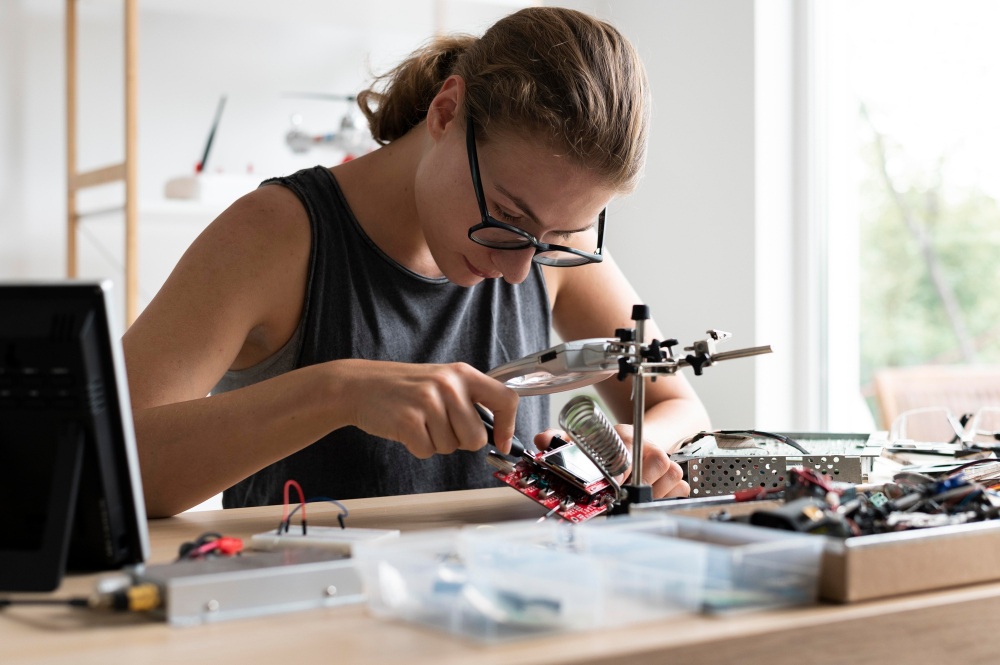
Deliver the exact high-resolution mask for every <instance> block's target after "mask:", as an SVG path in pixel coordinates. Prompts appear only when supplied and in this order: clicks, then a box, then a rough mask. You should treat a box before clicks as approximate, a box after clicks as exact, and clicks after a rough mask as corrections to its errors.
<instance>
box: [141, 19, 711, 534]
mask: <svg viewBox="0 0 1000 665" xmlns="http://www.w3.org/2000/svg"><path fill="white" fill-rule="evenodd" d="M378 83H380V90H379V91H376V90H375V89H372V90H369V91H367V92H365V93H363V94H362V95H361V96H360V97H359V103H360V104H361V106H362V109H363V110H364V112H365V113H366V115H367V117H368V119H369V123H370V126H371V129H372V133H373V135H374V137H375V138H376V139H377V140H378V141H379V142H380V143H381V144H382V146H383V147H381V148H380V149H378V150H376V151H374V152H372V153H370V154H368V155H366V156H364V157H361V158H359V159H356V160H353V161H350V162H347V163H345V164H341V165H339V166H336V167H333V168H331V169H326V168H322V167H316V168H313V169H307V170H304V171H301V172H299V173H297V174H294V175H293V176H289V177H287V178H280V179H276V180H274V181H268V182H266V183H265V184H264V185H262V186H261V187H260V188H258V189H257V190H256V191H254V192H253V193H251V194H248V195H247V196H245V197H243V198H241V199H240V200H239V201H237V202H236V203H234V204H233V205H232V206H231V207H230V208H229V209H228V210H226V211H225V212H224V213H223V214H222V215H221V216H220V217H219V218H218V219H217V220H215V221H214V222H213V223H212V224H211V225H210V226H209V227H208V229H206V231H205V232H204V233H203V234H202V235H201V236H200V237H199V238H198V239H197V240H196V241H195V243H194V244H193V245H192V246H191V248H190V249H189V250H188V251H187V253H186V254H185V255H184V257H183V258H182V259H181V261H180V262H179V263H178V265H177V267H176V269H175V270H174V272H173V273H172V274H171V276H170V278H169V279H168V280H167V282H166V284H165V285H164V287H163V288H162V290H161V291H160V292H159V294H158V295H157V296H156V298H155V299H154V300H153V302H152V303H150V305H149V306H148V307H147V308H146V310H145V311H144V312H143V314H142V316H141V317H140V318H139V319H138V320H137V321H136V322H135V324H134V325H133V326H132V327H131V328H130V329H129V331H128V333H127V334H126V335H125V338H124V345H125V352H126V359H127V366H128V370H129V381H130V385H131V390H132V405H133V409H134V412H135V426H136V434H137V438H138V442H139V450H140V460H141V468H142V473H143V483H144V487H145V493H146V504H147V510H148V512H149V513H150V514H151V515H172V514H175V513H177V512H179V511H182V510H185V509H187V508H189V507H190V506H192V505H195V504H196V503H198V502H199V501H202V500H204V499H206V498H208V497H210V496H212V495H213V494H215V493H217V492H218V491H220V490H223V489H225V490H226V492H225V495H224V504H225V505H226V506H227V507H230V506H243V505H256V504H266V503H276V502H279V501H280V492H281V488H282V485H283V483H284V481H285V480H286V479H288V478H295V479H296V480H298V481H299V482H300V483H301V484H302V485H303V486H304V487H305V488H306V491H307V492H308V493H309V494H310V495H312V496H318V495H326V496H329V497H333V498H340V499H343V498H354V497H360V496H374V495H394V494H407V493H415V492H427V491H439V490H450V489H463V488H472V487H487V486H492V485H495V484H496V481H495V480H493V479H492V477H491V474H490V468H489V467H488V465H487V464H486V463H485V459H484V458H485V450H483V448H484V446H485V445H486V433H485V430H484V427H483V423H482V421H481V419H480V417H479V415H478V414H477V412H476V410H475V408H474V404H475V403H480V404H482V405H484V406H486V407H487V408H488V409H490V410H491V411H492V412H493V413H494V415H495V430H494V436H495V439H496V442H497V445H498V447H499V448H500V449H501V450H502V451H504V452H506V451H507V450H509V447H510V444H511V438H512V436H513V435H514V433H515V425H516V428H517V431H518V432H519V433H520V434H521V438H525V439H526V438H527V436H528V435H529V434H533V433H535V432H539V430H542V429H544V428H545V427H546V426H547V425H548V420H549V414H548V412H547V408H548V403H547V401H546V398H542V397H531V398H526V399H525V400H523V401H522V402H520V404H519V400H518V397H517V395H515V394H514V393H513V392H512V391H511V390H510V389H508V388H506V387H505V386H503V385H502V384H501V383H499V382H497V381H495V380H493V379H491V378H490V377H488V376H486V375H485V374H483V372H485V371H487V370H488V369H489V368H490V367H493V366H496V365H499V364H502V363H504V362H507V361H509V360H513V359H515V358H519V357H521V356H523V355H526V354H528V353H532V352H534V351H537V350H539V349H542V348H545V347H546V346H549V345H550V342H549V329H550V325H551V326H552V327H553V328H554V329H555V330H556V331H557V332H558V333H559V334H560V335H561V336H562V338H563V339H581V338H587V337H608V336H610V335H611V334H612V333H613V331H614V330H615V329H616V328H619V327H631V321H630V320H629V316H630V311H631V307H632V305H633V304H635V303H637V302H639V299H638V297H637V296H636V294H635V293H634V291H633V290H632V288H631V287H630V286H629V284H628V282H627V281H626V279H625V278H624V276H623V275H622V273H621V271H620V270H619V269H618V267H617V266H616V265H615V263H614V261H613V260H612V259H611V257H610V256H608V255H607V254H603V253H602V248H600V247H599V236H601V237H603V230H604V225H605V217H606V214H605V212H604V211H605V208H606V206H607V204H608V202H609V201H610V200H611V199H612V198H614V197H615V196H617V195H619V194H622V193H625V192H628V191H630V190H631V189H632V188H633V187H634V186H635V184H636V181H637V179H638V177H639V175H640V171H641V168H642V166H643V162H644V158H645V148H646V134H647V123H648V109H647V104H648V100H647V84H646V80H645V75H644V72H643V69H642V65H641V63H640V62H639V60H638V58H637V56H636V54H635V52H634V50H633V49H632V47H631V45H630V44H629V43H628V42H627V41H626V40H625V39H624V38H623V37H622V35H621V34H619V33H618V32H617V31H616V30H615V29H614V28H612V27H611V26H609V25H607V24H605V23H602V22H599V21H597V20H596V19H593V18H592V17H589V16H587V15H585V14H581V13H579V12H575V11H571V10H566V9H557V8H532V9H526V10H522V11H520V12H517V13H515V14H513V15H511V16H508V17H506V18H504V19H502V20H501V21H499V22H498V23H497V24H496V25H494V26H493V27H492V28H491V29H490V30H488V31H487V32H486V34H485V35H483V37H482V38H481V39H475V38H471V37H462V38H448V39H439V40H437V41H435V42H433V43H432V44H430V45H429V46H428V47H426V48H425V49H423V50H420V51H418V52H416V53H414V54H413V55H412V56H411V57H410V59H408V60H407V61H405V62H404V63H403V64H401V65H400V66H399V67H397V68H396V69H395V70H393V71H392V72H390V73H389V74H387V75H386V76H384V77H382V79H380V81H379V82H378ZM470 175H471V177H470ZM553 245H555V246H557V247H552V246H553ZM602 259H603V260H602ZM647 330H649V331H650V336H651V337H652V336H658V335H659V331H658V330H656V327H655V325H649V326H647ZM599 391H600V393H601V395H602V397H603V398H604V400H605V402H606V404H607V405H608V406H609V408H610V409H611V410H612V411H613V413H614V415H615V416H616V417H617V418H618V419H619V420H627V419H628V417H629V415H630V414H631V407H630V402H629V382H624V383H621V382H616V381H605V382H603V383H602V384H600V385H599ZM209 392H212V396H211V397H205V395H207V394H208V393H209ZM646 399H647V403H646V409H647V410H646V420H645V425H646V429H645V432H647V433H648V434H649V438H650V439H651V440H652V441H653V442H657V441H658V442H659V443H661V444H667V445H669V444H671V443H673V442H675V441H678V440H679V439H681V438H682V437H683V436H685V435H687V434H690V433H691V432H694V431H697V430H700V429H706V428H707V427H708V422H707V417H706V415H705V412H704V409H703V408H702V406H701V403H700V402H699V400H698V398H697V397H696V395H695V394H694V392H693V391H692V390H691V388H690V386H689V385H688V384H687V382H686V380H685V379H684V378H683V377H681V376H672V377H668V378H665V379H663V380H660V381H657V382H656V383H650V384H649V386H648V389H647V392H646ZM618 429H619V432H620V433H621V434H622V435H623V438H624V439H625V440H626V442H627V443H630V441H631V427H630V426H628V425H619V426H618ZM551 434H552V432H551V431H545V432H541V433H540V434H538V435H537V436H536V437H535V439H534V440H535V443H536V445H538V446H540V447H544V446H546V445H547V444H548V441H549V440H550V438H551ZM644 447H645V450H646V453H645V455H644V464H643V469H644V474H643V475H644V478H643V480H644V481H645V482H647V483H650V484H652V486H653V490H654V494H655V495H656V496H679V495H685V494H687V492H688V487H687V485H686V484H685V483H684V482H683V481H682V480H681V472H680V469H679V468H678V467H677V465H676V464H673V463H672V462H670V460H669V458H668V457H667V455H666V453H665V452H664V450H663V448H661V447H659V446H657V445H655V444H654V443H651V444H650V445H646V446H644ZM227 488H228V489H227Z"/></svg>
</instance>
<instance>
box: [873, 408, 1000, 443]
mask: <svg viewBox="0 0 1000 665" xmlns="http://www.w3.org/2000/svg"><path fill="white" fill-rule="evenodd" d="M889 440H890V441H899V440H909V441H922V442H941V443H962V444H963V445H965V446H973V447H974V446H977V444H988V445H991V446H995V445H996V444H997V442H998V440H1000V407H995V406H984V407H982V408H980V409H979V410H978V411H976V412H975V413H966V414H963V415H961V416H955V415H954V414H953V413H952V412H951V411H949V410H948V409H947V408H945V407H924V408H919V409H911V410H909V411H904V412H903V413H901V414H899V415H898V416H896V418H895V419H894V420H893V421H892V426H891V427H890V428H889Z"/></svg>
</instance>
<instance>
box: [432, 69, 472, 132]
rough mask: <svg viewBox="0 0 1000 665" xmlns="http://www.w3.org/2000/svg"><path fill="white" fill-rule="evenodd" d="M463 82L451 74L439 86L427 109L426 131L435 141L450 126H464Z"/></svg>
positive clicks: (456, 75) (460, 78) (457, 76)
mask: <svg viewBox="0 0 1000 665" xmlns="http://www.w3.org/2000/svg"><path fill="white" fill-rule="evenodd" d="M464 101H465V80H464V79H463V78H462V77H461V76H459V75H458V74H452V75H451V76H449V77H448V78H447V79H445V82H444V83H443V84H441V89H440V90H439V91H438V94H437V95H435V96H434V99H432V100H431V104H430V106H429V107H428V108H427V131H428V132H430V135H431V138H433V139H434V140H435V141H437V140H438V139H440V138H441V136H443V135H444V133H445V131H446V130H447V129H448V127H449V126H450V125H453V124H455V123H456V121H457V124H455V126H456V127H459V126H461V127H464V126H465V118H464V117H462V115H463V113H464V111H465V104H464Z"/></svg>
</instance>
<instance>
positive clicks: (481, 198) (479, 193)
mask: <svg viewBox="0 0 1000 665" xmlns="http://www.w3.org/2000/svg"><path fill="white" fill-rule="evenodd" d="M465 146H466V149H467V152H468V153H469V169H470V170H471V172H472V186H473V189H475V190H476V201H477V202H478V203H479V212H480V214H481V215H482V221H481V222H480V223H479V224H476V225H475V226H473V227H472V228H470V229H469V239H470V240H472V241H473V242H474V243H476V244H478V245H482V246H483V247H489V248H491V249H502V250H521V249H525V248H527V247H534V248H535V254H534V256H533V257H532V261H534V262H535V263H540V264H542V265H547V266H555V267H559V268H570V267H573V266H582V265H586V264H588V263H600V262H601V261H603V260H604V220H605V217H606V216H607V211H608V209H607V208H605V209H603V210H601V214H600V215H598V216H597V249H596V250H595V251H594V252H593V253H590V252H584V251H582V250H579V249H574V248H572V247H566V246H565V245H552V244H549V243H545V242H541V241H539V240H538V238H536V237H535V236H533V235H531V234H530V233H528V232H527V231H525V230H524V229H519V228H517V227H516V226H511V225H510V224H506V223H504V222H501V221H500V220H498V219H496V218H494V217H492V216H491V215H490V213H489V211H488V210H487V209H486V195H485V194H484V193H483V181H482V180H481V179H480V177H479V153H478V151H477V150H476V130H475V127H474V123H473V121H472V117H471V116H469V117H467V118H466V129H465ZM486 228H496V229H503V230H504V231H509V232H511V233H515V234H517V235H519V236H521V237H522V238H524V244H523V245H519V246H514V247H512V246H510V245H503V246H500V245H498V244H495V243H492V242H490V241H488V240H482V239H480V238H477V237H476V235H475V234H476V232H477V231H481V230H482V229H486ZM544 252H567V253H570V254H573V255H575V256H577V257H579V259H552V258H548V257H546V256H544Z"/></svg>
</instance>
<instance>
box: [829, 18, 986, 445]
mask: <svg viewBox="0 0 1000 665" xmlns="http://www.w3.org/2000/svg"><path fill="white" fill-rule="evenodd" d="M823 12H824V16H823V20H822V21H816V22H815V23H814V24H813V25H814V28H813V29H814V30H815V31H816V32H815V34H814V37H815V38H816V40H817V41H818V42H823V43H825V45H826V48H825V49H824V54H825V57H821V58H820V61H821V62H822V63H823V65H824V66H822V67H821V68H820V69H819V71H820V72H821V74H820V77H821V78H820V79H819V81H820V82H819V87H820V88H822V89H823V91H824V94H825V96H826V101H827V104H826V106H825V110H824V111H823V112H824V115H825V121H826V122H825V123H823V124H822V126H820V127H819V128H818V130H817V134H816V135H815V136H814V137H813V138H814V139H816V140H818V141H819V142H820V143H822V144H823V145H826V146H827V155H826V156H827V158H828V159H827V161H826V163H825V167H826V169H827V171H826V173H827V177H826V178H825V183H826V192H825V197H824V199H825V200H826V201H827V202H828V204H827V205H826V210H825V221H826V229H827V230H826V233H827V236H828V238H829V243H828V244H829V248H830V253H829V254H828V255H827V258H828V260H829V283H830V285H831V286H830V292H829V302H828V306H827V308H826V311H827V312H828V317H827V318H828V321H827V324H826V330H827V338H828V339H829V340H830V349H831V351H830V354H829V357H830V358H831V360H830V361H829V362H828V368H829V373H830V385H831V386H833V385H840V386H843V378H844V376H845V375H851V376H853V377H856V378H855V380H856V381H857V382H858V383H859V384H860V386H861V389H862V394H864V395H865V396H866V397H869V399H870V397H871V389H870V386H871V382H872V377H873V374H874V372H875V371H876V370H878V369H879V368H881V367H895V366H908V365H928V364H934V365H936V364H954V363H993V362H998V361H1000V296H998V294H1000V260H998V259H1000V205H998V197H1000V122H997V120H996V119H997V118H1000V88H998V87H997V81H1000V42H998V41H997V40H996V38H995V34H994V33H995V26H996V25H998V24H1000V5H998V4H996V3H994V2H991V1H990V0H956V1H954V2H948V3H943V2H937V1H934V0H842V1H841V2H838V3H829V4H827V5H826V6H825V7H824V9H823ZM838 283H844V284H847V285H848V286H849V288H848V289H847V293H841V294H840V295H837V294H836V286H835V285H836V284H838ZM855 285H856V286H855ZM838 298H840V301H839V304H837V305H835V301H837V299H838ZM852 299H853V303H852V302H851V300H852ZM845 305H846V306H845ZM852 308H853V311H852ZM854 311H856V312H857V316H856V318H855V316H854V313H853V312H854ZM837 312H840V313H842V314H843V315H838V314H837ZM838 339H841V340H843V339H846V340H855V339H856V340H857V351H856V353H851V354H849V355H854V356H855V357H845V356H843V355H841V356H839V357H838V356H837V354H836V352H835V351H833V347H834V345H835V344H836V343H837V342H836V341H835V340H838ZM849 347H850V342H848V348H849ZM832 392H833V391H832V390H831V397H830V403H831V405H832V404H833V402H834V399H835V398H834V397H833V396H832ZM871 406H872V408H874V405H873V404H872V405H871ZM833 411H835V408H834V407H832V406H831V419H830V425H831V426H834V427H835V426H836V420H835V419H834V418H833V417H832V415H833Z"/></svg>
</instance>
